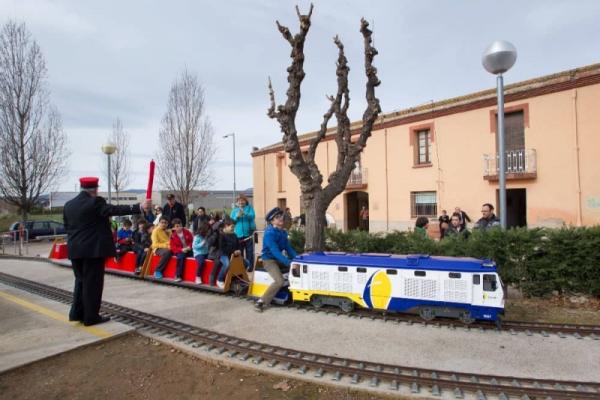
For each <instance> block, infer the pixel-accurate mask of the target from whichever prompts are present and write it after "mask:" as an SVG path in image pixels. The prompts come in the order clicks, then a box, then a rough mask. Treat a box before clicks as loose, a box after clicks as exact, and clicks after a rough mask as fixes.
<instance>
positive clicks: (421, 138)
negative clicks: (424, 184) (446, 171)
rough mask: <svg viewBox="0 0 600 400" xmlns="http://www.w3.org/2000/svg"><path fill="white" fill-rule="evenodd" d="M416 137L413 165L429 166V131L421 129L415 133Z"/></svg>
mask: <svg viewBox="0 0 600 400" xmlns="http://www.w3.org/2000/svg"><path fill="white" fill-rule="evenodd" d="M415 134H416V135H417V147H416V150H417V154H416V158H415V164H416V165H420V164H431V135H430V130H429V129H423V130H420V131H417V132H416V133H415Z"/></svg>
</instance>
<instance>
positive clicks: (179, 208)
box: [162, 201, 187, 227]
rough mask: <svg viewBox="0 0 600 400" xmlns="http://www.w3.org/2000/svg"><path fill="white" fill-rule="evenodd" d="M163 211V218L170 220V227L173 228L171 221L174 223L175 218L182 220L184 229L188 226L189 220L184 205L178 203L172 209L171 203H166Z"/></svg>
mask: <svg viewBox="0 0 600 400" xmlns="http://www.w3.org/2000/svg"><path fill="white" fill-rule="evenodd" d="M162 210H163V212H162V216H163V217H165V218H166V219H168V220H169V226H171V221H173V219H174V218H179V219H180V220H181V225H182V226H184V227H185V226H186V224H185V223H186V221H187V219H186V218H185V208H183V204H181V203H180V202H178V201H176V202H175V204H173V207H171V206H170V205H169V203H166V204H165V205H164V207H163V209H162Z"/></svg>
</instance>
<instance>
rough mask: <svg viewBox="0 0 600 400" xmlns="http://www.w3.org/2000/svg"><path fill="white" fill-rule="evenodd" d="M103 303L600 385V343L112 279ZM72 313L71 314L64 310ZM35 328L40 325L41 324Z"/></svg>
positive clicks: (292, 338) (299, 344) (57, 276)
mask: <svg viewBox="0 0 600 400" xmlns="http://www.w3.org/2000/svg"><path fill="white" fill-rule="evenodd" d="M0 271H2V272H5V273H8V274H12V275H16V276H21V277H24V278H27V279H31V280H36V281H39V282H42V283H45V284H48V285H52V286H56V287H60V288H63V289H67V290H72V285H73V275H72V272H71V271H70V270H69V269H68V268H64V267H60V266H56V265H51V264H47V263H44V262H39V261H24V260H8V259H0ZM104 300H107V301H110V302H113V303H118V304H121V305H124V306H128V307H132V308H135V309H138V310H141V311H145V312H149V313H154V314H158V315H161V316H165V317H168V318H172V319H175V320H178V321H182V322H186V323H189V324H193V325H197V326H201V327H204V328H207V329H211V330H214V331H217V332H221V333H226V334H229V335H234V336H239V337H243V338H247V339H251V340H257V341H261V342H266V343H270V344H273V345H278V346H286V347H291V348H294V349H302V350H306V351H311V352H315V353H320V354H327V355H332V356H344V357H350V358H354V359H360V360H366V361H373V362H380V363H390V364H397V365H403V366H408V367H422V368H437V369H442V370H453V371H460V372H467V373H468V372H473V373H475V372H477V373H483V374H486V373H487V374H499V375H510V376H517V377H533V378H539V379H543V378H555V379H566V380H588V381H596V382H598V381H600V341H594V340H592V339H588V338H584V339H580V340H577V339H575V338H565V339H560V338H559V337H556V336H550V337H547V338H544V337H542V336H540V335H534V336H526V335H524V334H519V335H511V334H509V333H498V332H479V331H466V330H464V329H461V328H459V329H456V330H450V329H447V328H436V327H423V326H420V325H413V326H407V325H405V324H400V325H399V324H395V323H391V322H381V321H371V320H364V319H363V320H359V319H355V318H348V317H345V316H341V317H339V316H334V315H331V314H330V315H327V314H324V313H312V312H305V311H298V310H295V309H289V308H288V309H286V308H278V307H273V308H271V309H269V310H267V311H265V312H264V313H262V314H260V313H256V312H255V311H254V310H253V309H252V305H251V303H250V302H248V301H244V300H240V299H236V298H233V297H228V296H222V295H215V294H209V293H203V292H199V291H193V290H189V289H185V288H177V287H171V286H167V285H158V284H153V283H150V282H144V281H138V280H133V279H127V278H121V277H116V276H111V275H107V276H106V283H105V290H104ZM63 312H64V313H66V310H64V311H63ZM34 325H35V323H34Z"/></svg>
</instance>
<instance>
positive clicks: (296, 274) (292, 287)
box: [50, 243, 505, 324]
mask: <svg viewBox="0 0 600 400" xmlns="http://www.w3.org/2000/svg"><path fill="white" fill-rule="evenodd" d="M50 258H54V259H57V258H66V246H65V245H64V244H60V243H57V244H55V245H54V247H53V250H52V252H51V254H50ZM157 263H158V256H150V257H148V258H147V259H146V262H145V263H144V269H143V272H142V274H140V275H139V277H140V278H142V279H149V280H154V278H153V277H152V272H153V271H154V268H155V267H156V264H157ZM134 264H135V254H134V253H132V252H131V253H128V254H125V255H124V256H123V257H122V259H121V260H120V262H119V263H116V262H115V261H114V260H113V259H112V258H111V259H107V261H106V265H105V268H106V269H107V271H110V272H114V273H118V274H125V275H130V276H135V274H134V271H135V265H134ZM214 268H215V265H214V263H213V262H212V260H207V261H206V266H205V268H204V271H203V274H202V281H203V284H201V285H197V284H195V283H194V281H195V278H196V261H195V260H194V259H193V258H188V259H187V260H186V263H185V268H184V273H183V282H181V283H175V282H174V281H173V280H172V278H174V275H175V257H173V258H172V260H171V261H170V263H169V264H168V266H167V268H166V270H165V271H164V278H166V279H162V280H161V281H163V282H168V283H173V284H178V285H184V286H188V287H195V288H198V289H204V290H211V291H216V292H229V291H232V292H234V293H235V294H237V295H245V294H247V295H248V296H251V297H260V296H261V295H262V294H263V293H264V291H265V290H266V289H267V287H268V286H269V285H270V283H271V282H272V279H271V277H270V276H269V274H268V273H267V272H266V271H265V270H264V269H263V268H262V263H261V262H260V260H259V261H258V262H257V263H256V267H255V269H254V271H253V273H252V274H251V275H252V278H251V279H250V277H249V274H248V273H247V272H246V270H245V268H244V266H243V263H242V260H241V257H232V261H231V264H230V269H229V272H228V274H227V277H226V280H225V287H224V288H222V289H221V288H218V287H216V286H214V285H209V284H208V282H209V281H210V276H211V274H216V272H217V271H214ZM213 276H214V275H213ZM286 277H287V278H288V281H289V285H286V287H284V288H282V289H281V290H280V291H279V293H278V294H277V296H276V297H275V300H274V301H275V302H276V303H279V304H283V303H289V302H292V301H294V302H309V303H310V304H312V305H313V306H314V307H317V308H319V307H322V306H324V305H331V306H336V307H339V308H340V309H342V310H343V311H345V312H350V311H352V310H353V309H354V308H356V307H359V308H365V309H374V310H382V311H386V312H405V313H406V312H408V313H416V314H419V315H420V316H421V318H423V319H424V320H427V321H430V320H432V319H434V318H436V317H448V318H458V319H459V320H461V321H462V322H463V323H465V324H470V323H472V322H473V321H475V320H486V321H495V322H497V323H499V318H500V315H501V314H503V313H504V294H505V292H504V288H503V285H502V281H501V279H500V276H499V275H498V273H497V267H496V264H495V263H494V262H493V261H490V260H480V259H475V258H466V257H432V256H428V255H407V256H403V255H391V254H365V253H362V254H352V253H337V252H326V253H323V252H315V253H307V254H302V255H299V256H297V257H296V258H295V259H294V260H293V261H292V263H291V267H290V271H289V274H286Z"/></svg>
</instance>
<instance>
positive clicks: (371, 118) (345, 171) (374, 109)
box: [323, 18, 381, 202]
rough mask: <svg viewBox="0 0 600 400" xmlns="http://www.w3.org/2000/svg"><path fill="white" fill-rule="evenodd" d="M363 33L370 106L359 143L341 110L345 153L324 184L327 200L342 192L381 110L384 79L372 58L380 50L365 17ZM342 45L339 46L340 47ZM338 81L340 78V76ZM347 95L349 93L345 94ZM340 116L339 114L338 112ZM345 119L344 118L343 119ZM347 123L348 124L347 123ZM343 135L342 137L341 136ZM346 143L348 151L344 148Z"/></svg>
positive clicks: (340, 132) (341, 149)
mask: <svg viewBox="0 0 600 400" xmlns="http://www.w3.org/2000/svg"><path fill="white" fill-rule="evenodd" d="M360 22H361V26H360V32H361V33H362V35H363V40H364V48H365V50H364V54H365V74H366V76H367V83H366V98H367V108H366V109H365V111H364V113H363V118H362V127H361V131H360V135H359V137H358V140H357V141H356V143H351V142H350V140H351V138H350V135H351V132H350V121H349V120H347V113H345V112H340V118H341V120H340V118H338V123H339V125H341V126H338V133H337V137H336V142H337V143H338V152H340V153H341V152H344V154H343V157H340V154H339V153H338V163H337V167H336V170H335V172H333V173H332V174H331V176H330V177H329V180H328V185H327V186H326V187H325V189H323V190H324V195H323V199H324V201H330V202H331V201H333V199H334V198H335V196H337V195H338V194H339V193H341V192H342V191H343V190H344V187H345V186H346V182H348V178H349V177H350V174H351V172H352V170H353V169H354V165H355V163H356V161H358V157H359V155H360V153H361V152H362V150H363V149H364V147H365V146H366V144H367V139H368V138H369V137H370V136H371V131H372V130H373V125H374V123H375V120H376V119H377V116H378V115H379V113H380V112H381V107H380V105H379V99H378V98H377V97H375V88H376V87H377V86H379V85H380V84H381V81H380V80H379V78H378V77H377V68H375V67H374V66H373V59H374V58H375V56H376V55H377V54H378V53H377V49H375V47H373V45H372V43H373V40H372V34H373V32H372V31H371V30H370V29H369V23H368V22H367V21H366V20H365V19H364V18H363V19H361V21H360ZM338 47H339V46H338ZM338 81H339V77H338ZM346 95H347V94H346ZM345 101H347V102H348V101H349V97H346V98H345ZM336 117H337V115H336ZM344 118H345V119H344ZM346 124H347V125H346ZM340 137H341V138H340ZM345 146H347V149H348V150H347V152H346V150H345Z"/></svg>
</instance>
